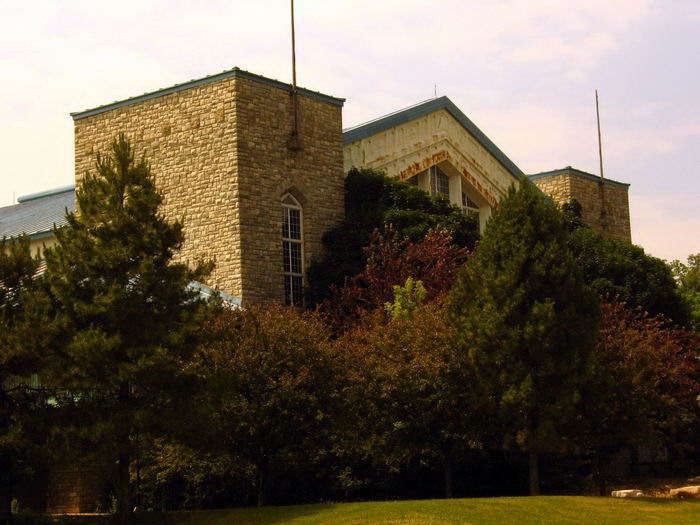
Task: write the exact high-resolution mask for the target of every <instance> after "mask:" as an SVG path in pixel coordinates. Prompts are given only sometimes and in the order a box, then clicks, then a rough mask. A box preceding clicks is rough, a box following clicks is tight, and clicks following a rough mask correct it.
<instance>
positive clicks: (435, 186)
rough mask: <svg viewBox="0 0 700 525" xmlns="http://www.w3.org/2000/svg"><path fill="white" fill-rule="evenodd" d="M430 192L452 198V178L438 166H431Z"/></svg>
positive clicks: (433, 194)
mask: <svg viewBox="0 0 700 525" xmlns="http://www.w3.org/2000/svg"><path fill="white" fill-rule="evenodd" d="M430 194H431V195H432V196H433V197H435V196H437V195H442V196H443V197H447V198H448V199H449V198H450V178H449V177H448V176H447V175H446V174H445V172H444V171H442V170H441V169H440V168H438V167H437V166H431V167H430Z"/></svg>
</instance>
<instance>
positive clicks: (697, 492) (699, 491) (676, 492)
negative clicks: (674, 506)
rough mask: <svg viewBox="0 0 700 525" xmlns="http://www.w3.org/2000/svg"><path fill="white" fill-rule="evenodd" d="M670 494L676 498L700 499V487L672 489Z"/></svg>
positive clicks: (691, 486)
mask: <svg viewBox="0 0 700 525" xmlns="http://www.w3.org/2000/svg"><path fill="white" fill-rule="evenodd" d="M670 493H671V496H673V497H674V498H700V485H690V486H688V487H680V488H677V489H671V491H670Z"/></svg>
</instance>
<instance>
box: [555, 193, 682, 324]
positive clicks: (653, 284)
mask: <svg viewBox="0 0 700 525" xmlns="http://www.w3.org/2000/svg"><path fill="white" fill-rule="evenodd" d="M562 212H563V213H564V217H565V219H566V224H567V228H568V229H569V231H571V237H570V241H569V246H570V248H571V251H572V252H573V254H574V258H575V259H576V263H577V265H578V266H579V267H580V268H581V269H582V270H583V278H584V279H585V281H586V283H587V284H588V285H589V286H591V287H592V288H593V290H595V291H596V292H597V293H598V294H599V295H600V296H601V297H605V296H609V297H612V298H615V297H617V299H618V300H619V301H621V302H624V303H625V304H627V305H628V306H629V307H636V306H639V307H640V308H642V309H643V310H645V311H647V312H649V314H650V315H652V316H656V315H659V314H663V315H665V316H666V317H668V318H669V319H672V320H673V321H674V322H676V323H678V324H680V325H686V324H687V322H688V308H687V305H686V304H685V302H684V301H683V299H682V298H681V297H680V295H679V293H678V289H677V286H676V283H675V282H674V279H673V274H672V272H671V268H670V267H669V266H668V265H667V264H666V262H665V261H663V260H662V259H658V258H656V257H653V256H651V255H649V254H647V253H646V252H645V251H644V248H642V247H641V246H636V245H634V244H630V243H628V242H624V241H619V240H617V239H611V238H608V237H605V236H604V235H603V234H602V233H600V232H598V231H596V230H594V229H592V228H590V227H588V226H587V225H586V224H584V223H583V221H582V220H581V205H580V204H579V203H578V202H577V201H576V200H572V201H571V202H569V203H566V204H564V205H563V206H562Z"/></svg>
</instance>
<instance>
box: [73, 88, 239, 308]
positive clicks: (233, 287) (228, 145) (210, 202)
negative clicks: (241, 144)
mask: <svg viewBox="0 0 700 525" xmlns="http://www.w3.org/2000/svg"><path fill="white" fill-rule="evenodd" d="M235 83H236V79H235V78H226V79H222V80H219V81H217V82H212V83H208V84H204V85H200V86H196V87H192V88H190V89H186V90H182V91H177V92H175V93H171V94H166V95H164V96H159V97H157V98H151V99H148V100H144V101H140V102H136V103H132V104H127V105H124V106H122V107H118V108H115V109H110V110H109V111H105V112H102V113H98V114H96V115H91V116H87V117H84V118H75V117H74V118H75V173H76V182H77V183H78V184H79V182H80V179H81V178H82V176H83V175H84V173H85V172H86V171H88V170H94V163H95V153H96V152H98V151H100V152H103V153H105V152H108V151H109V145H110V143H111V141H112V140H113V139H114V138H115V137H116V136H117V134H118V133H119V132H124V133H125V134H126V136H127V137H128V138H129V139H130V140H131V141H132V144H133V145H134V146H135V148H136V153H137V155H141V154H145V155H146V158H147V160H148V161H149V162H150V164H151V168H152V171H153V173H154V174H155V178H156V184H157V186H158V188H159V189H160V191H161V192H162V193H163V196H164V208H163V209H164V213H165V215H166V216H167V217H169V218H170V219H182V220H183V221H184V225H185V230H184V231H185V243H184V245H183V247H182V250H181V252H180V254H179V255H178V257H179V259H180V260H183V261H190V262H194V261H196V260H198V259H202V258H208V259H214V260H215V262H216V268H215V270H214V273H213V274H212V276H211V278H210V281H209V282H208V284H210V285H213V286H218V287H219V288H220V289H221V290H222V291H225V292H227V293H230V294H232V295H234V296H237V297H240V294H241V290H242V283H241V252H240V239H239V235H238V223H239V221H240V217H239V210H238V204H237V203H238V191H237V186H236V183H237V170H236V148H235V145H234V140H235V130H236V119H235V112H234V90H235Z"/></svg>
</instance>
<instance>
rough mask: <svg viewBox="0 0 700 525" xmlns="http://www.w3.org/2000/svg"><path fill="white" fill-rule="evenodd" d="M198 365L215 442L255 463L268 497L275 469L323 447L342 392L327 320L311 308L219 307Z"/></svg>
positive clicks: (260, 490) (260, 494)
mask: <svg viewBox="0 0 700 525" xmlns="http://www.w3.org/2000/svg"><path fill="white" fill-rule="evenodd" d="M211 330H213V332H214V334H216V337H215V342H213V343H211V344H208V345H206V346H205V347H204V349H203V350H202V352H201V354H200V355H199V359H198V367H197V368H198V370H199V373H200V374H201V375H202V377H203V379H204V384H205V392H204V394H203V396H204V400H205V401H204V403H207V406H208V407H210V408H209V409H208V412H209V415H210V417H209V422H208V424H209V425H210V426H211V431H212V433H213V434H214V443H218V447H219V448H218V450H219V451H221V453H223V454H227V455H229V456H231V457H234V458H235V457H237V456H242V457H243V458H245V459H246V460H247V461H249V462H250V464H251V465H253V466H254V467H255V469H256V471H257V480H256V488H257V502H258V505H259V506H262V505H264V504H265V501H266V494H267V492H268V490H269V487H270V485H271V483H272V479H273V476H274V474H275V471H278V470H279V469H281V468H283V466H289V465H294V464H296V463H298V462H300V461H305V462H308V461H313V460H314V458H315V456H316V455H317V454H320V453H322V452H323V451H324V450H326V447H327V443H328V436H329V434H328V432H329V430H330V425H331V423H332V420H333V415H334V413H335V410H336V407H337V406H338V403H339V399H338V396H337V392H336V380H337V379H338V374H337V373H336V364H335V360H334V358H333V353H332V352H333V345H332V343H331V340H330V333H329V330H328V327H327V326H326V325H325V324H324V323H323V322H322V321H321V320H320V319H319V318H318V316H317V315H316V314H313V313H300V312H298V311H297V310H294V309H290V308H282V307H279V306H273V307H271V308H269V309H266V310H262V309H258V308H253V307H251V308H247V309H243V310H236V311H226V312H223V313H222V314H221V315H220V316H219V317H217V319H216V320H215V321H214V322H213V323H212V326H211Z"/></svg>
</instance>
